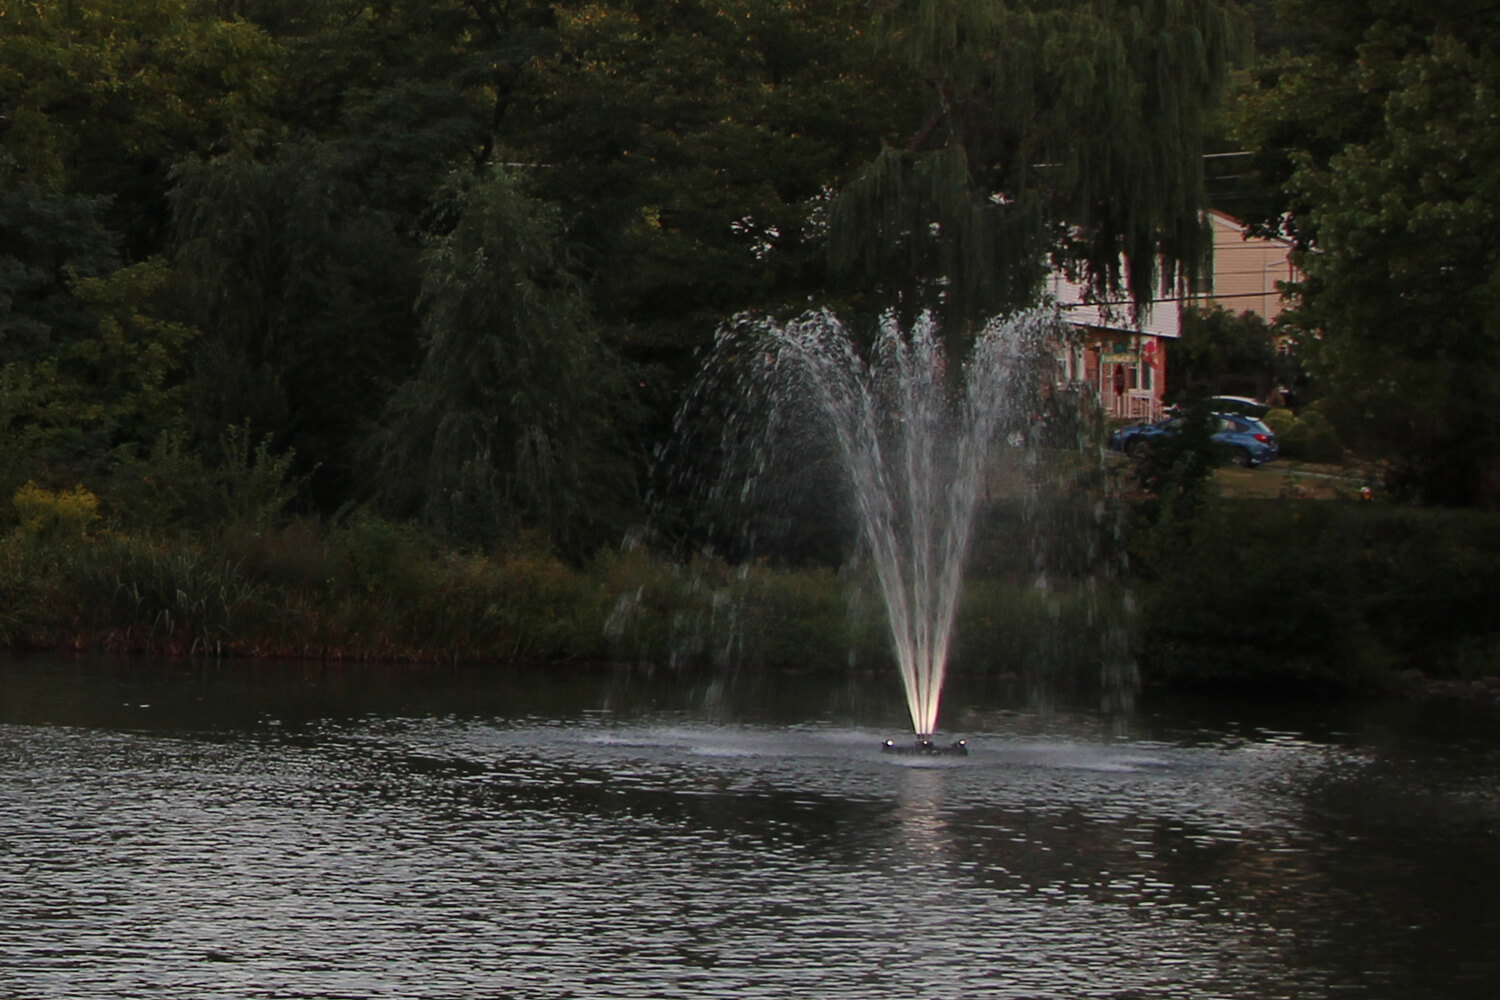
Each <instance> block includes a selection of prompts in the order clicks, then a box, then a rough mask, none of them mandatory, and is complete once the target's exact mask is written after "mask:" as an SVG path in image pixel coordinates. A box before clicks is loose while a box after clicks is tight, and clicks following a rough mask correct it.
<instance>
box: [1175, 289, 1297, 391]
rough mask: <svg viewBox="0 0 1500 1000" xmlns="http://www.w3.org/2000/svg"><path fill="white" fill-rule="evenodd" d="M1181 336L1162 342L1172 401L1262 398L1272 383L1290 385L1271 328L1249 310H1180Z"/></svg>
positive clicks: (1219, 308) (1273, 384) (1218, 308)
mask: <svg viewBox="0 0 1500 1000" xmlns="http://www.w3.org/2000/svg"><path fill="white" fill-rule="evenodd" d="M1181 333H1182V335H1181V337H1180V338H1179V339H1177V340H1173V341H1169V342H1168V344H1167V370H1168V371H1169V372H1170V373H1171V376H1172V380H1171V390H1170V392H1171V394H1172V399H1171V401H1172V402H1181V401H1184V400H1186V399H1189V398H1195V397H1202V396H1216V395H1218V396H1234V395H1245V396H1251V397H1253V398H1255V399H1265V398H1267V397H1268V396H1269V395H1270V392H1271V390H1272V389H1274V388H1275V387H1276V385H1278V384H1290V383H1289V382H1288V381H1287V378H1288V377H1289V375H1290V374H1291V373H1285V372H1283V371H1282V370H1281V364H1280V362H1281V357H1282V356H1281V355H1280V354H1278V353H1277V350H1276V345H1275V343H1274V342H1273V341H1272V339H1271V330H1270V328H1269V327H1268V326H1267V325H1266V321H1265V320H1264V319H1262V318H1261V317H1260V316H1258V315H1257V314H1255V313H1253V312H1243V313H1240V314H1239V315H1235V314H1234V313H1232V312H1230V311H1228V310H1227V309H1224V308H1222V307H1217V308H1214V309H1210V310H1204V309H1198V308H1191V309H1185V310H1183V313H1182V330H1181Z"/></svg>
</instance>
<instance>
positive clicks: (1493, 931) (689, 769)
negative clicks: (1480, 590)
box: [0, 658, 1500, 998]
mask: <svg viewBox="0 0 1500 1000" xmlns="http://www.w3.org/2000/svg"><path fill="white" fill-rule="evenodd" d="M893 699H895V700H894V701H893ZM898 702H899V685H898V684H897V682H896V681H895V680H894V679H889V680H888V679H886V678H883V677H871V676H859V677H851V678H848V679H836V680H828V679H817V678H811V677H795V676H792V677H776V678H758V679H757V678H741V679H739V680H738V681H725V680H723V679H718V680H710V679H703V678H699V679H691V678H687V679H684V678H677V677H674V676H672V675H670V674H665V673H661V674H657V675H655V676H646V675H643V674H641V673H640V672H638V671H637V672H627V671H608V672H601V671H585V670H579V669H564V670H557V671H549V672H530V673H515V672H507V671H498V670H455V671H443V670H438V671H411V670H398V669H370V668H347V667H340V668H328V669H324V668H320V667H303V666H291V667H288V666H274V667H268V666H264V665H238V664H236V665H229V666H218V667H215V666H207V667H205V666H189V665H182V664H176V665H173V664H166V665H162V664H152V663H140V662H131V661H125V662H119V661H116V662H100V661H61V660H57V659H53V658H30V659H22V660H4V661H0V899H4V900H6V903H5V905H4V906H3V907H0V997H6V998H32V997H38V998H40V997H49V998H50V997H80V998H82V997H138V996H146V995H149V996H153V997H212V996H225V997H231V996H232V997H472V996H506V997H537V998H542V997H548V998H553V997H580V998H593V997H674V996H675V997H705V996H715V997H717V996H724V997H729V996H733V997H749V998H755V997H765V998H772V997H778V998H784V997H809V998H811V997H819V998H836V997H860V998H871V997H898V996H899V997H908V996H919V995H920V996H925V997H979V996H983V997H1101V998H1102V997H1111V998H1123V997H1183V998H1187V997H1193V998H1214V997H1224V998H1269V997H1323V996H1349V997H1362V998H1386V997H1390V998H1395V997H1405V998H1424V997H1431V998H1439V997H1443V998H1467V997H1473V998H1479V997H1485V998H1488V997H1490V996H1493V990H1494V983H1495V981H1496V976H1497V975H1500V957H1497V955H1496V948H1495V942H1496V941H1500V903H1497V900H1500V851H1497V850H1496V848H1497V846H1500V845H1497V836H1496V834H1497V831H1500V780H1497V779H1500V720H1497V718H1496V716H1495V713H1493V711H1490V710H1487V709H1481V708H1477V707H1474V706H1463V705H1428V706H1416V707H1398V706H1364V707H1361V708H1358V709H1333V708H1317V709H1312V710H1306V711H1303V712H1300V713H1298V714H1296V715H1295V716H1293V715H1291V714H1290V713H1288V712H1287V711H1286V710H1284V709H1272V708H1268V707H1262V708H1256V707H1255V706H1253V705H1244V704H1236V705H1225V704H1214V703H1202V702H1200V703H1195V704H1191V705H1188V704H1177V705H1170V706H1169V705H1163V704H1152V703H1150V702H1149V701H1148V702H1147V703H1146V704H1145V705H1144V706H1143V707H1141V708H1140V709H1139V710H1138V711H1137V712H1136V713H1135V714H1134V715H1132V716H1130V717H1129V718H1121V717H1118V716H1103V715H1100V714H1098V713H1094V712H1089V711H1080V710H1066V709H1063V708H1058V707H1053V708H1050V709H1046V710H1043V709H1041V708H1039V707H1037V705H1036V704H1035V703H1034V702H1029V701H1027V700H1026V699H1024V698H1017V697H1014V696H1011V695H1008V694H1006V693H1004V692H983V691H977V690H971V691H963V690H957V691H955V692H954V693H953V695H952V696H951V697H950V705H951V708H950V710H949V711H950V714H951V715H952V717H953V719H954V724H953V725H952V726H950V727H949V728H950V729H952V730H953V731H954V732H955V733H956V734H958V735H963V736H966V737H968V738H969V740H970V742H971V745H972V747H973V753H972V755H971V756H970V757H968V758H966V759H948V758H944V759H934V760H913V759H908V758H894V757H890V756H886V755H882V754H881V753H880V752H879V750H878V747H879V743H880V741H881V740H882V739H884V738H886V737H887V736H892V735H897V734H899V733H900V732H901V726H902V724H904V723H905V721H906V720H905V718H904V714H905V713H904V708H903V706H902V705H900V704H899V703H898Z"/></svg>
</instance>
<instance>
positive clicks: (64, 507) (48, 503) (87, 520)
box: [11, 481, 99, 539]
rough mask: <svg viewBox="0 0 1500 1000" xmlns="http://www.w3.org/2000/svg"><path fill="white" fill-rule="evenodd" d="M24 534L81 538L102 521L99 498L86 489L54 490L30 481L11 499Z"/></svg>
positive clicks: (37, 536)
mask: <svg viewBox="0 0 1500 1000" xmlns="http://www.w3.org/2000/svg"><path fill="white" fill-rule="evenodd" d="M11 505H12V506H13V507H14V508H15V510H16V513H17V514H18V515H19V516H20V519H21V526H20V531H21V533H22V534H23V535H25V536H29V537H32V538H38V539H78V538H84V537H86V536H87V535H88V533H89V529H90V528H91V527H92V526H93V524H94V522H96V521H98V520H99V498H98V497H96V496H95V495H94V494H92V493H90V492H89V491H88V490H86V489H84V488H83V487H82V486H75V487H73V489H71V490H58V491H55V492H54V491H52V490H47V489H43V488H42V487H40V486H38V485H36V483H34V482H30V481H28V482H27V483H26V484H25V485H24V486H22V487H21V488H20V489H18V490H16V494H15V496H14V497H12V498H11Z"/></svg>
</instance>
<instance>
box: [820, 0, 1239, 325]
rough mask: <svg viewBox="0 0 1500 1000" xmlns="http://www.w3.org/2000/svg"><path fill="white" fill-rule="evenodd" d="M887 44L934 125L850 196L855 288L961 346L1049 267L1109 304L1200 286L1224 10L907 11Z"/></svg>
mask: <svg viewBox="0 0 1500 1000" xmlns="http://www.w3.org/2000/svg"><path fill="white" fill-rule="evenodd" d="M878 29H879V35H880V37H881V38H883V39H884V40H885V43H886V44H887V45H888V46H890V47H891V49H892V50H894V51H895V52H896V53H898V54H899V55H900V57H901V58H902V59H903V61H904V63H905V66H906V72H907V76H908V79H909V80H910V81H911V83H912V85H914V86H919V87H921V88H923V89H925V91H926V92H927V95H928V102H927V103H928V110H927V111H926V112H924V118H923V119H921V120H919V121H915V122H913V123H912V127H911V129H910V131H909V132H908V137H907V139H906V140H905V142H904V143H902V144H901V145H887V146H886V147H885V148H884V149H883V150H882V151H881V153H880V155H879V156H878V157H877V158H876V159H875V160H874V161H873V162H872V163H871V164H870V165H869V166H868V168H867V169H866V170H865V172H864V173H863V174H862V175H861V176H860V177H859V178H858V180H857V181H855V182H854V183H852V184H850V185H848V186H847V187H846V188H845V189H844V190H843V191H842V192H841V194H840V197H839V201H838V205H837V206H836V208H835V212H834V216H833V224H834V229H833V237H834V242H833V253H834V259H835V262H836V264H837V265H838V266H839V267H840V268H841V270H842V271H843V272H844V273H846V274H849V275H852V276H855V277H857V278H858V279H859V280H861V281H866V282H872V283H874V284H875V286H876V287H877V288H878V289H879V291H880V293H881V295H882V297H883V299H884V301H886V302H887V303H894V304H898V305H899V306H900V308H901V309H902V310H903V311H905V312H907V313H909V314H910V313H914V312H916V311H918V310H921V309H925V308H936V309H938V310H940V311H942V312H944V313H946V314H947V315H948V316H949V317H950V322H949V323H948V324H946V326H947V328H948V329H949V330H950V333H951V332H953V331H955V330H956V329H957V328H958V327H960V326H961V325H962V324H964V323H968V322H972V321H973V320H974V319H976V318H977V317H980V316H983V315H985V314H987V313H993V312H995V311H999V310H1003V309H1005V308H1013V307H1015V306H1017V305H1021V304H1027V303H1030V302H1031V301H1033V300H1034V299H1035V297H1036V294H1037V291H1038V288H1039V283H1040V279H1041V277H1042V276H1043V274H1044V273H1045V269H1046V267H1047V264H1048V257H1049V255H1050V257H1051V259H1052V263H1053V264H1055V265H1059V266H1062V267H1065V268H1067V269H1069V270H1070V271H1072V272H1074V273H1078V274H1079V275H1080V276H1081V277H1083V278H1084V279H1085V280H1086V281H1087V282H1088V284H1089V285H1090V287H1091V288H1093V289H1094V291H1095V292H1096V293H1099V294H1101V295H1106V296H1108V297H1110V298H1114V297H1116V296H1117V293H1118V292H1119V291H1120V290H1121V289H1122V288H1124V289H1125V290H1128V292H1129V293H1130V294H1131V295H1132V296H1133V297H1134V299H1135V300H1136V301H1142V300H1145V299H1148V298H1151V297H1152V296H1153V294H1154V292H1155V291H1156V289H1157V287H1158V285H1159V284H1160V285H1164V286H1172V285H1176V284H1180V283H1182V282H1183V281H1185V280H1186V279H1187V278H1188V277H1190V276H1191V275H1192V274H1193V272H1194V270H1195V269H1196V268H1197V266H1198V265H1199V263H1200V262H1201V260H1202V259H1203V257H1204V256H1205V254H1206V253H1207V251H1208V248H1209V240H1208V235H1207V232H1206V230H1205V227H1204V225H1203V220H1202V208H1203V205H1204V199H1203V190H1202V175H1201V166H1200V154H1201V153H1202V145H1203V138H1204V134H1205V130H1206V129H1207V127H1208V119H1209V115H1210V113H1211V111H1212V109H1213V108H1214V107H1215V103H1216V101H1217V100H1218V98H1219V97H1220V95H1221V93H1222V92H1223V91H1224V88H1225V85H1226V81H1227V72H1228V67H1229V65H1230V62H1231V59H1232V58H1233V56H1234V55H1235V53H1236V51H1237V50H1238V48H1239V46H1240V44H1241V40H1242V35H1241V30H1240V27H1239V23H1238V21H1237V20H1236V19H1235V18H1233V17H1232V16H1231V13H1230V9H1229V8H1228V7H1227V6H1226V5H1224V4H1220V3H1216V2H1210V0H1178V2H1160V0H1122V2H1088V3H1079V2H1065V0H1008V2H994V0H899V2H896V3H892V4H888V5H886V6H885V7H884V8H883V12H882V14H881V15H880V17H879V23H878ZM1158 261H1160V262H1161V263H1162V265H1163V266H1164V267H1163V269H1162V270H1161V271H1160V272H1159V271H1158Z"/></svg>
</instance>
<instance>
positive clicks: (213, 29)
mask: <svg viewBox="0 0 1500 1000" xmlns="http://www.w3.org/2000/svg"><path fill="white" fill-rule="evenodd" d="M274 68H275V53H274V51H273V49H272V47H271V46H270V43H269V40H268V39H267V38H266V37H265V36H264V35H263V34H262V33H261V32H260V31H259V30H258V29H256V28H255V27H254V26H253V25H251V24H249V23H248V22H245V21H241V20H237V19H220V18H219V17H217V16H215V15H214V14H213V13H212V12H210V11H208V10H206V9H205V5H203V4H200V3H197V2H195V0H78V2H72V3H63V4H58V3H12V4H7V5H6V6H5V7H4V8H3V9H0V110H3V112H4V113H5V114H6V115H7V116H8V117H9V118H10V119H11V120H12V122H13V127H12V128H11V129H10V131H9V132H8V133H7V134H6V136H5V140H4V141H5V146H6V148H7V149H9V150H10V151H11V152H12V154H13V155H14V157H15V169H16V170H17V172H18V173H19V175H20V176H21V177H22V178H23V179H24V180H26V181H27V182H30V183H35V184H38V185H40V186H42V187H45V188H47V189H49V190H53V191H58V192H71V193H80V194H85V195H109V196H112V197H113V201H112V202H111V207H110V214H111V216H112V223H113V228H114V229H116V231H117V232H119V233H121V234H122V235H123V236H125V238H126V243H127V246H128V247H129V248H130V249H131V250H132V251H133V252H135V253H138V254H140V255H142V256H144V255H145V254H146V253H149V252H152V251H154V250H156V249H159V243H158V242H157V241H158V240H159V239H160V228H161V223H162V221H163V220H162V213H161V211H160V198H161V194H162V191H163V188H164V187H165V183H166V176H167V172H168V170H169V168H170V166H171V164H172V163H173V162H174V161H176V160H177V159H179V158H181V157H182V156H184V155H187V154H190V153H196V152H200V151H203V150H206V149H208V148H210V147H211V146H212V145H213V144H214V143H216V142H218V141H220V140H222V139H223V138H224V137H225V136H227V135H229V134H231V133H233V132H235V131H239V130H245V129H253V128H259V127H263V126H264V125H265V124H267V120H266V118H265V117H264V114H263V109H264V105H265V103H266V101H267V100H268V99H269V97H270V95H271V90H272V86H273V81H274Z"/></svg>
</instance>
